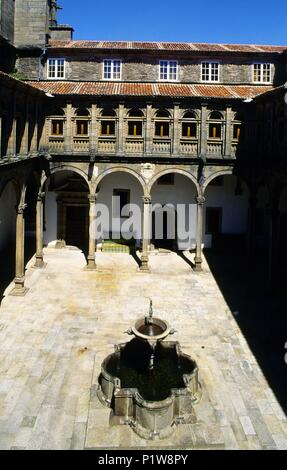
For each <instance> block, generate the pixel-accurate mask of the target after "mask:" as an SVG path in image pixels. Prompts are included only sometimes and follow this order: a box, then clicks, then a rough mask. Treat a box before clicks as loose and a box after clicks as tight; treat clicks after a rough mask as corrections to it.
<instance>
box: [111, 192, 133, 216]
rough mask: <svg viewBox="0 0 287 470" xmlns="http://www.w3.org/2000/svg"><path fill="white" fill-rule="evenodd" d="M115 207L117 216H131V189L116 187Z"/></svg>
mask: <svg viewBox="0 0 287 470" xmlns="http://www.w3.org/2000/svg"><path fill="white" fill-rule="evenodd" d="M113 196H114V199H113V207H114V216H115V217H129V216H130V208H129V204H130V190H129V189H114V191H113Z"/></svg>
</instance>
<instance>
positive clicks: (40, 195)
mask: <svg viewBox="0 0 287 470" xmlns="http://www.w3.org/2000/svg"><path fill="white" fill-rule="evenodd" d="M44 197H45V193H39V194H38V195H37V201H38V202H43V199H44Z"/></svg>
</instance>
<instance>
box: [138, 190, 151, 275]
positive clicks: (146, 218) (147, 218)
mask: <svg viewBox="0 0 287 470" xmlns="http://www.w3.org/2000/svg"><path fill="white" fill-rule="evenodd" d="M142 199H143V218H142V256H141V267H140V269H141V271H146V272H149V265H148V248H149V244H150V232H151V196H143V198H142Z"/></svg>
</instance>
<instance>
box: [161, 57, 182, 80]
mask: <svg viewBox="0 0 287 470" xmlns="http://www.w3.org/2000/svg"><path fill="white" fill-rule="evenodd" d="M177 69H178V67H177V62H176V61H175V60H161V61H160V63H159V79H160V80H171V81H172V80H177Z"/></svg>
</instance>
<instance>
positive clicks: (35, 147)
mask: <svg viewBox="0 0 287 470" xmlns="http://www.w3.org/2000/svg"><path fill="white" fill-rule="evenodd" d="M38 106H39V104H38V100H37V101H36V103H35V106H34V116H33V135H32V140H31V148H30V152H31V153H36V152H37V150H38V114H39V112H38Z"/></svg>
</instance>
